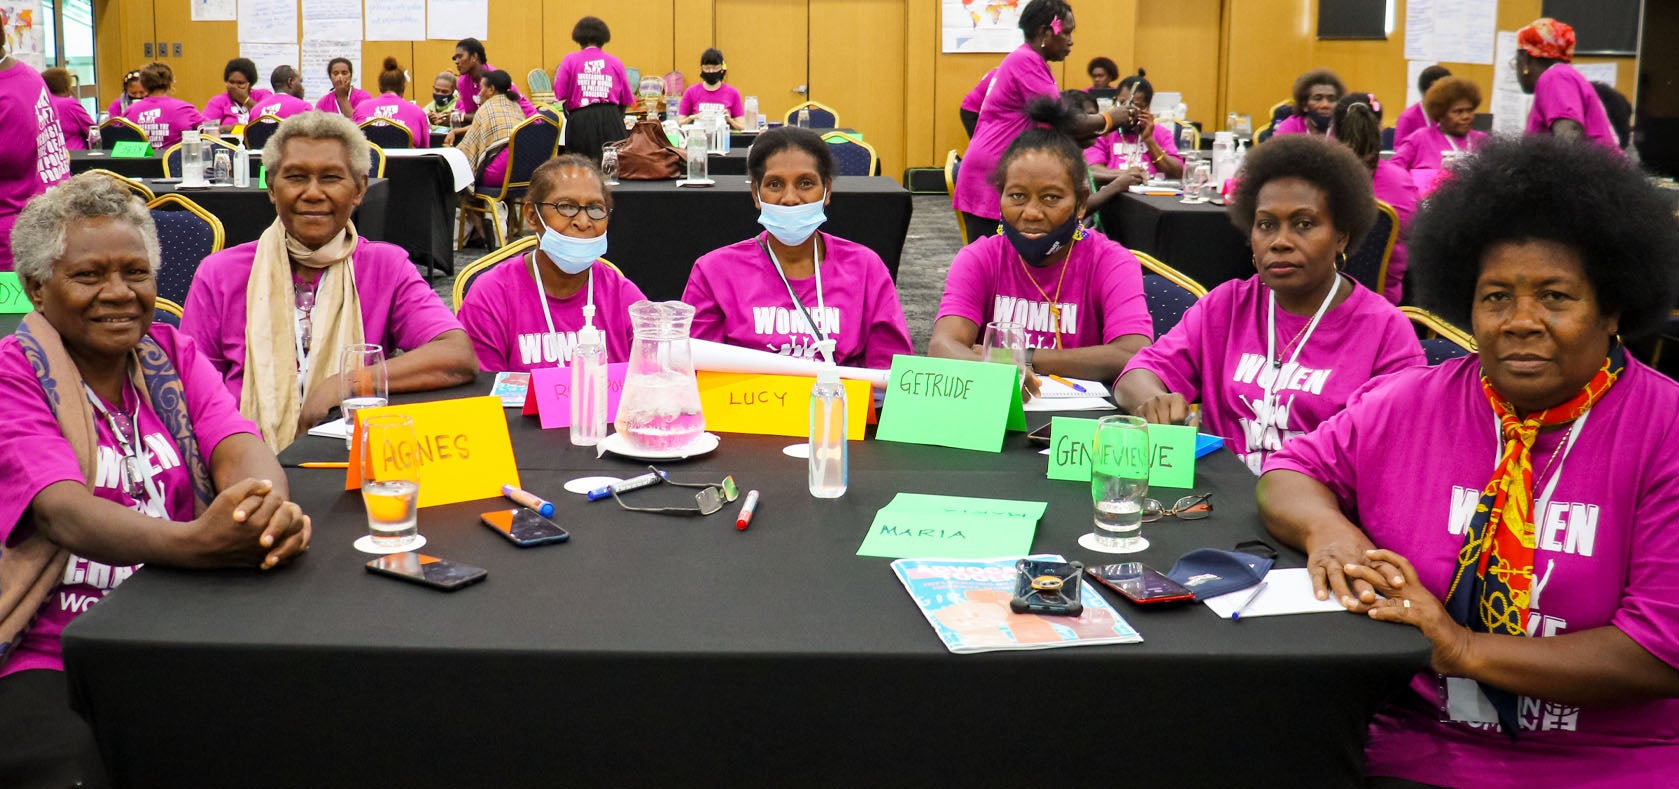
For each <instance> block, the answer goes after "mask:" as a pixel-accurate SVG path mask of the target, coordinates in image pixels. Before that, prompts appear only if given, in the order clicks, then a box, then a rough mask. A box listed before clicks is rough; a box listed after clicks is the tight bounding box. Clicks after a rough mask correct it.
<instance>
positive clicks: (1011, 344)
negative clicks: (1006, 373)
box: [979, 321, 1026, 368]
mask: <svg viewBox="0 0 1679 789" xmlns="http://www.w3.org/2000/svg"><path fill="white" fill-rule="evenodd" d="M979 347H980V354H981V355H980V361H984V362H996V363H998V364H1012V365H1014V366H1016V367H1020V368H1025V367H1026V326H1025V325H1024V324H1020V323H1012V322H1010V321H992V322H990V323H987V324H985V337H984V338H983V339H982V340H980V344H979Z"/></svg>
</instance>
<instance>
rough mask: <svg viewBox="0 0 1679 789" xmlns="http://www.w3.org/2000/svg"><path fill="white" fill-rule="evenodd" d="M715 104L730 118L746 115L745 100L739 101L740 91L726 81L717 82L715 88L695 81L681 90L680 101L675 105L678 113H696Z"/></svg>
mask: <svg viewBox="0 0 1679 789" xmlns="http://www.w3.org/2000/svg"><path fill="white" fill-rule="evenodd" d="M713 105H715V106H717V107H719V108H721V109H722V110H723V111H724V112H726V113H728V116H729V117H730V118H742V117H745V116H746V102H744V101H741V98H740V91H738V90H735V86H733V85H730V84H729V83H727V82H719V83H717V89H716V90H706V87H705V83H703V82H696V83H694V84H692V85H689V86H688V89H687V90H685V91H683V92H682V101H681V102H679V103H678V104H677V105H676V112H677V114H679V115H698V114H699V113H700V110H702V109H704V108H705V107H707V106H713Z"/></svg>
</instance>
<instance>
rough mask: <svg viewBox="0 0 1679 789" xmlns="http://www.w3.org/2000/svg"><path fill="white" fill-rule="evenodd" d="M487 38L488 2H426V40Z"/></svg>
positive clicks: (488, 29)
mask: <svg viewBox="0 0 1679 789" xmlns="http://www.w3.org/2000/svg"><path fill="white" fill-rule="evenodd" d="M489 37H490V9H489V0H426V38H441V39H444V40H448V41H458V40H460V39H463V38H489Z"/></svg>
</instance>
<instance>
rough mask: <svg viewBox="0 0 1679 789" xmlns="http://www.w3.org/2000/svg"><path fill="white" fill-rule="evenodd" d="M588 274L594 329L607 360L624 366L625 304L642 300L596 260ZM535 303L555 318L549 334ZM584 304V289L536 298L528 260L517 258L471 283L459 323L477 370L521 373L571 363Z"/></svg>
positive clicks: (629, 328) (631, 332) (629, 337)
mask: <svg viewBox="0 0 1679 789" xmlns="http://www.w3.org/2000/svg"><path fill="white" fill-rule="evenodd" d="M589 270H590V272H591V273H592V275H593V277H594V280H595V328H597V329H600V330H601V333H602V334H603V335H604V336H605V337H606V360H607V361H608V362H626V361H629V358H630V344H631V343H632V342H633V341H634V340H635V326H634V325H633V324H631V323H630V313H629V309H630V305H631V304H634V303H636V302H638V301H641V300H642V299H645V298H647V297H646V296H644V295H642V293H641V288H638V287H636V286H635V283H634V282H631V281H629V280H628V279H626V278H625V277H624V275H623V274H621V273H619V271H618V270H617V269H615V268H613V267H612V266H609V265H606V264H604V263H601V262H600V261H598V260H597V261H595V265H594V266H592V267H590V269H589ZM538 299H546V300H547V302H548V311H549V314H550V315H552V316H553V318H554V332H555V333H554V334H552V335H550V334H549V333H548V320H547V319H546V318H545V317H543V314H542V303H541V302H539V301H538ZM588 301H589V292H588V286H584V287H583V288H579V289H578V291H577V292H576V293H574V294H572V295H570V296H567V297H566V298H563V299H556V298H554V297H552V296H548V295H546V294H544V293H541V292H540V290H539V288H538V286H537V284H536V280H535V279H534V278H532V277H531V264H530V259H529V258H528V256H526V255H520V256H519V257H517V258H514V259H512V260H505V261H502V262H501V263H499V264H497V265H496V266H495V267H494V268H491V269H490V270H489V271H486V272H484V273H483V274H481V275H479V276H478V279H476V280H473V282H472V289H471V290H469V291H467V292H466V298H465V299H463V300H462V301H461V314H460V319H461V325H463V326H465V327H466V334H467V336H468V337H471V338H472V347H473V349H474V350H476V351H477V352H478V366H479V367H480V368H482V369H484V370H487V371H490V372H524V371H527V370H532V369H535V368H538V367H555V366H564V365H567V364H570V363H571V354H572V351H573V350H575V349H576V348H577V330H578V329H580V328H582V327H583V305H585V304H587V303H588Z"/></svg>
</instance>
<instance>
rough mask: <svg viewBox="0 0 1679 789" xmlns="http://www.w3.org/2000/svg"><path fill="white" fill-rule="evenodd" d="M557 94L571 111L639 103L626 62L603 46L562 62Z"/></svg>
mask: <svg viewBox="0 0 1679 789" xmlns="http://www.w3.org/2000/svg"><path fill="white" fill-rule="evenodd" d="M554 96H555V97H556V98H559V99H563V100H564V101H565V108H566V111H567V112H570V111H572V110H578V109H582V108H584V107H587V106H589V105H591V104H616V105H618V106H620V107H628V106H630V105H632V104H635V90H634V89H633V88H631V87H630V78H629V77H628V76H627V75H626V74H625V73H624V64H623V62H622V61H620V60H618V58H616V57H613V56H612V55H609V54H607V53H606V52H603V51H601V49H600V48H599V47H589V48H587V49H580V50H578V51H576V52H573V53H571V54H569V55H566V56H565V58H564V59H562V60H561V61H560V67H559V68H558V69H555V70H554ZM462 98H463V99H464V98H465V97H464V96H463V97H462ZM678 109H680V108H678Z"/></svg>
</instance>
